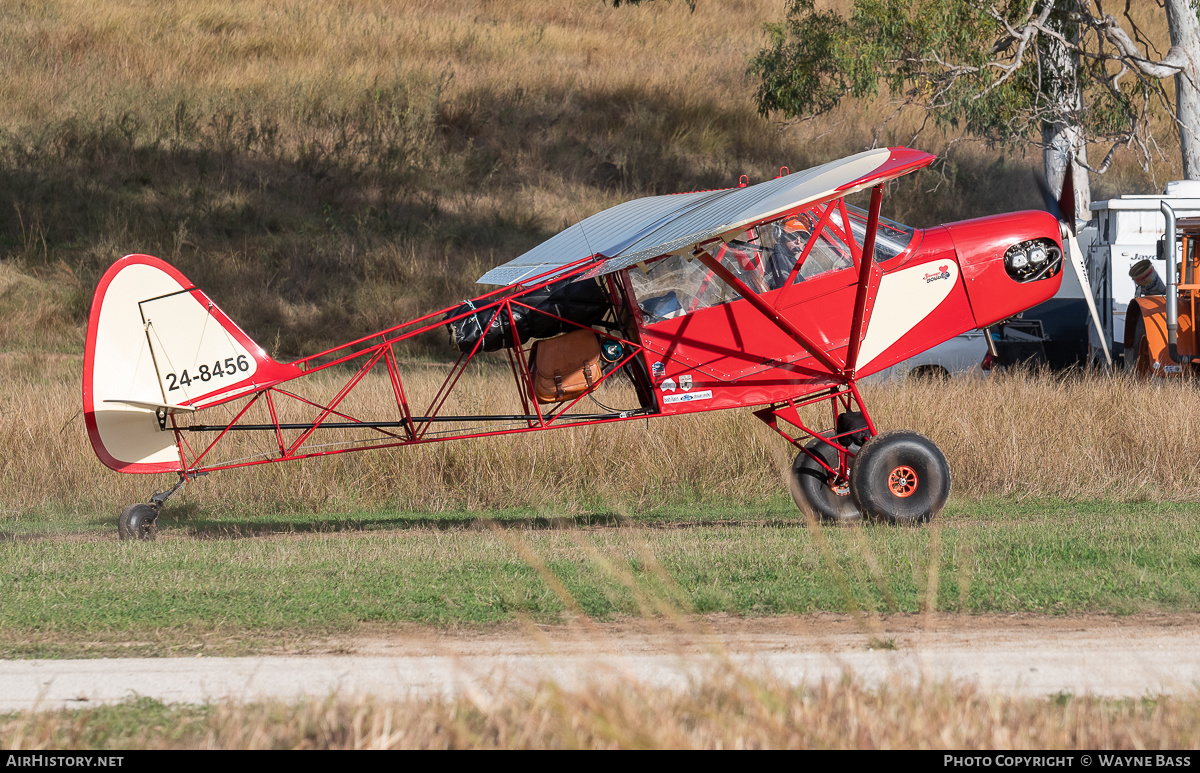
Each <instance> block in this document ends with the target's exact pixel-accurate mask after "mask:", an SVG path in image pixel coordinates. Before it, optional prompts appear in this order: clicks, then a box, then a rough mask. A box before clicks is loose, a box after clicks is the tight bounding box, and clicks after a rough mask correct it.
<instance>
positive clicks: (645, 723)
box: [0, 673, 1200, 751]
mask: <svg viewBox="0 0 1200 773" xmlns="http://www.w3.org/2000/svg"><path fill="white" fill-rule="evenodd" d="M1198 728H1200V701H1198V700H1197V699H1195V698H1186V699H1177V698H1161V699H1157V700H1147V701H1110V700H1102V699H1096V698H1067V697H1064V698H1059V699H1052V700H1048V701H1047V700H1035V699H1026V698H1012V697H1003V696H989V695H984V694H982V693H980V692H978V691H977V690H975V689H974V688H971V687H966V686H953V685H948V684H922V685H920V686H916V687H907V686H891V687H885V688H882V689H878V690H875V689H867V688H865V687H863V686H862V685H860V684H856V683H855V682H853V681H843V682H840V683H826V684H823V685H821V686H820V687H819V688H814V689H800V690H796V689H792V688H788V687H785V686H781V685H778V684H774V683H772V682H770V681H764V680H759V679H755V678H749V677H747V676H745V675H743V674H737V673H730V674H727V675H725V676H716V677H710V678H709V679H706V680H704V681H702V682H700V683H698V684H696V685H695V686H694V687H693V688H692V689H689V690H686V691H684V692H682V693H680V692H675V691H671V690H666V689H656V688H649V687H645V686H638V685H624V686H620V687H614V686H607V687H605V686H599V687H592V688H587V689H581V690H564V689H561V688H559V687H557V686H555V685H553V684H544V685H541V686H540V687H539V688H537V689H536V690H534V691H533V692H531V693H527V694H517V695H512V694H503V693H502V694H499V695H494V696H483V695H476V696H474V697H473V698H471V697H463V698H458V699H454V700H433V701H424V700H411V701H407V702H396V703H392V702H383V701H374V700H369V699H363V700H359V701H348V700H337V699H333V698H331V699H329V700H325V701H316V700H314V701H308V702H301V703H298V704H285V703H271V704H265V705H252V706H241V705H236V704H219V705H216V706H209V707H205V708H201V709H189V708H178V709H165V708H163V707H162V706H161V705H159V704H155V703H154V702H153V701H142V702H141V703H134V704H129V705H126V706H123V707H117V708H101V709H88V710H81V711H69V712H50V713H41V714H20V715H14V716H12V717H11V718H9V719H8V720H7V721H5V720H0V748H4V749H27V750H37V749H56V748H60V749H61V748H73V749H127V748H154V749H197V748H203V749H413V748H418V749H479V748H483V749H496V748H499V749H545V748H555V749H561V748H569V749H597V748H599V749H639V748H640V749H646V748H677V749H757V748H788V749H947V750H952V749H962V750H996V749H1004V750H1012V751H1018V750H1038V749H1042V750H1055V749H1064V750H1077V749H1084V750H1091V749H1104V750H1136V751H1145V750H1159V749H1189V748H1196V746H1197V745H1198V744H1200V735H1198Z"/></svg>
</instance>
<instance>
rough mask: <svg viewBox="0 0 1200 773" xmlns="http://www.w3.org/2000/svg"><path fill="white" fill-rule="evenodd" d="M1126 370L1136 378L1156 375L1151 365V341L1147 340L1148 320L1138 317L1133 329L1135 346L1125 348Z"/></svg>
mask: <svg viewBox="0 0 1200 773" xmlns="http://www.w3.org/2000/svg"><path fill="white" fill-rule="evenodd" d="M1125 372H1126V373H1129V374H1132V375H1133V376H1135V377H1136V378H1150V376H1152V375H1154V373H1153V371H1152V370H1151V367H1150V342H1149V341H1147V340H1146V321H1145V320H1144V319H1142V318H1141V317H1140V316H1139V317H1138V321H1137V326H1136V327H1134V329H1133V346H1131V347H1130V348H1128V349H1126V350H1125Z"/></svg>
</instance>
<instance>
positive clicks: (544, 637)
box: [0, 615, 1200, 710]
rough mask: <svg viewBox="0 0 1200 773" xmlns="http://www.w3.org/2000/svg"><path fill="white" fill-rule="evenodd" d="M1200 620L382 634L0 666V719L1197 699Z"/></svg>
mask: <svg viewBox="0 0 1200 773" xmlns="http://www.w3.org/2000/svg"><path fill="white" fill-rule="evenodd" d="M1197 645H1200V615H1184V616H1179V615H1175V616H1161V617H1160V616H1138V617H1129V618H1116V617H1106V616H1073V617H1041V616H1015V617H1004V616H994V615H993V616H985V617H964V616H951V615H945V616H942V615H935V616H904V617H899V616H897V617H889V618H874V619H871V618H862V617H851V616H842V615H815V616H805V617H786V618H755V619H741V618H734V617H727V616H713V617H705V618H699V619H693V620H689V621H683V622H680V623H678V624H670V623H663V622H655V621H642V620H636V621H627V622H616V623H603V624H596V623H582V622H581V623H576V624H572V625H568V626H534V625H526V626H517V625H513V626H507V627H503V628H498V629H489V630H486V631H478V630H475V631H431V630H429V629H426V628H412V629H398V630H389V631H387V632H380V633H378V634H376V635H371V636H363V637H353V638H336V639H323V640H316V641H313V642H311V643H310V644H308V645H306V646H305V647H304V648H303V649H302V651H297V652H290V653H277V654H271V655H264V656H261V657H247V658H154V659H149V658H143V659H113V660H108V659H104V660H28V661H8V662H3V663H0V696H2V697H0V710H14V709H29V708H33V707H34V706H37V707H39V708H58V707H63V706H87V705H95V704H96V703H98V702H112V701H118V700H121V699H123V698H125V697H128V696H129V695H130V694H131V693H137V694H138V695H142V696H150V697H155V698H159V699H161V700H164V701H167V702H203V701H215V700H223V699H233V700H250V699H254V698H261V697H275V698H295V697H300V696H310V697H322V698H323V697H325V696H327V695H329V694H330V693H337V694H339V695H341V696H347V697H349V696H355V695H360V694H371V695H375V696H378V697H381V698H403V697H405V696H432V695H444V696H449V695H453V694H456V693H458V692H460V691H464V690H469V691H471V692H472V694H474V695H484V696H486V695H487V694H489V693H492V692H494V691H497V690H503V689H514V688H515V689H521V688H525V687H528V686H530V685H531V684H533V683H535V682H536V681H538V680H540V679H553V680H555V681H558V682H559V683H560V684H562V685H564V686H567V687H571V686H578V685H580V684H583V683H586V682H589V681H597V680H598V681H605V680H611V679H623V680H630V679H632V680H637V681H638V682H641V683H643V684H654V685H664V686H670V687H675V688H682V687H685V686H686V685H687V684H688V682H689V680H691V679H694V678H696V677H698V676H702V675H703V674H704V673H706V671H709V670H712V669H718V668H722V667H726V668H727V666H723V664H725V663H732V664H733V665H734V666H735V667H737V668H739V669H744V670H746V671H750V672H754V673H764V672H765V673H766V674H769V675H770V676H772V677H774V678H776V679H779V680H781V681H784V682H788V683H793V684H799V683H802V682H810V683H811V682H814V681H819V680H821V679H838V678H840V677H841V676H842V675H843V674H846V673H850V674H853V675H854V676H855V677H856V678H858V679H861V680H864V681H867V682H869V683H872V684H876V683H879V682H881V681H885V680H888V679H899V680H902V681H915V680H919V679H923V678H924V679H935V680H945V679H950V680H955V681H970V682H974V683H976V684H978V685H979V686H981V687H982V688H984V689H987V690H995V691H1000V692H1006V693H1015V694H1022V695H1032V696H1040V695H1052V694H1056V693H1061V692H1068V693H1073V694H1086V693H1091V694H1097V695H1108V696H1127V697H1140V696H1144V695H1155V694H1175V695H1195V694H1197V692H1198V691H1200V646H1197Z"/></svg>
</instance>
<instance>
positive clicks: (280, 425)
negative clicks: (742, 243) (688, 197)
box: [170, 274, 655, 477]
mask: <svg viewBox="0 0 1200 773" xmlns="http://www.w3.org/2000/svg"><path fill="white" fill-rule="evenodd" d="M562 278H564V277H563V276H562V275H561V274H560V275H558V276H555V277H554V278H553V279H552V280H550V281H559V280H560V279H562ZM549 283H550V282H549V281H548V282H546V283H543V284H539V285H536V286H535V287H534V288H530V289H531V290H532V289H538V288H540V287H543V286H545V284H549ZM525 292H527V291H522V292H521V293H520V294H518V295H516V297H504V298H499V299H497V300H495V301H493V302H492V303H489V304H486V305H483V306H476V307H475V309H474V310H472V311H471V312H470V313H472V314H475V313H479V312H480V311H488V310H491V311H492V314H491V316H490V317H489V319H488V324H487V325H486V326H484V327H483V330H484V331H487V330H489V329H490V328H491V326H492V323H493V322H494V321H495V320H496V319H497V318H499V316H500V315H501V314H505V315H507V316H508V320H509V324H510V328H509V329H510V331H511V333H512V336H513V343H514V346H513V347H512V348H511V349H509V350H508V358H509V365H510V370H511V372H512V375H513V378H514V381H515V383H516V386H517V392H518V396H519V398H520V402H521V410H522V411H523V412H522V413H521V414H506V415H468V416H442V415H440V413H441V410H442V409H443V408H444V407H445V404H446V401H447V399H448V398H449V396H450V394H451V393H452V392H453V390H454V387H455V386H456V385H457V383H458V381H459V379H460V378H461V377H462V375H463V373H464V372H465V370H466V366H467V365H468V364H469V363H470V362H471V361H472V360H473V359H474V358H475V356H476V355H477V354H478V353H479V352H480V351H481V348H482V345H483V340H484V337H483V336H481V337H480V339H479V340H478V341H477V342H476V343H475V345H474V346H473V347H472V348H471V350H470V351H469V352H465V353H462V354H460V356H459V358H458V359H457V360H456V361H455V362H454V363H453V364H452V365H451V366H450V371H449V373H447V375H446V377H445V378H444V379H443V380H442V383H441V384H440V385H439V386H438V388H437V390H436V392H435V394H434V396H433V398H432V400H431V401H430V403H429V406H428V409H427V410H426V411H425V412H424V414H425V415H422V416H416V415H414V413H413V411H412V408H411V406H410V404H409V400H408V395H407V392H406V390H405V388H404V383H403V379H402V377H401V375H400V372H399V363H398V362H397V361H396V357H395V352H394V345H395V343H397V342H398V341H402V340H405V339H407V338H410V337H412V336H414V335H417V334H419V333H422V332H425V331H427V330H429V329H431V328H434V327H441V326H442V325H445V324H448V323H449V322H450V321H453V320H457V319H461V318H463V317H464V316H467V315H466V314H462V315H456V316H454V317H452V318H447V319H444V320H439V321H437V322H436V323H432V324H430V325H426V326H425V327H422V328H415V329H413V328H411V324H412V323H407V324H406V325H400V326H397V327H396V328H392V330H393V331H394V330H401V329H404V328H406V327H407V328H409V329H408V330H406V331H405V332H404V333H403V334H401V335H399V336H396V337H394V338H386V337H385V338H384V340H377V341H376V342H375V343H372V344H371V345H369V346H365V347H363V348H361V349H358V350H356V351H352V352H347V351H346V350H347V349H348V348H349V347H350V346H353V345H354V344H355V343H359V344H361V343H365V342H369V341H372V339H379V338H380V337H381V334H376V335H374V336H368V337H365V338H361V339H359V340H358V341H357V342H351V344H346V345H343V346H340V347H336V348H334V349H330V350H328V351H326V352H322V353H321V354H317V355H313V356H312V357H308V358H305V359H304V360H298V361H297V362H307V363H312V362H316V361H318V360H319V359H320V358H322V357H327V356H331V355H334V354H339V353H340V356H335V357H334V358H333V359H332V360H330V361H327V362H323V363H321V364H320V365H316V366H315V367H311V368H310V369H307V370H305V371H304V372H303V373H301V374H300V376H298V377H296V378H303V377H305V376H310V375H312V374H314V373H317V372H319V371H322V370H327V369H329V368H331V367H333V366H335V365H338V364H343V363H348V362H350V361H352V360H355V359H358V358H363V362H362V363H361V364H360V365H359V366H358V367H357V368H356V369H355V372H354V373H353V374H352V375H351V376H350V378H349V380H348V381H347V382H346V383H345V384H344V385H343V386H342V387H341V388H340V389H338V391H337V392H336V393H335V394H334V396H333V397H332V398H330V399H329V400H328V401H326V402H324V403H322V402H317V401H314V400H310V399H308V398H306V397H304V396H302V395H300V394H296V393H295V392H292V391H290V390H289V389H287V388H285V385H286V384H288V383H290V381H293V380H295V378H292V379H288V380H286V381H282V382H277V383H275V384H271V385H267V386H264V387H262V388H259V389H257V390H255V391H253V392H246V391H245V390H242V391H241V392H239V393H238V394H237V395H236V396H234V397H231V398H230V399H239V398H249V399H248V400H247V402H246V405H244V406H242V407H241V409H240V410H239V411H238V412H237V413H236V415H235V416H234V417H233V418H232V419H231V420H230V421H228V422H226V423H222V424H216V425H205V424H192V425H180V424H179V423H178V422H177V421H176V415H175V414H172V417H171V422H172V426H171V428H170V430H171V431H172V432H173V433H174V434H175V438H176V446H177V447H178V449H179V452H180V461H181V466H182V468H183V469H182V470H181V472H180V474H181V475H183V476H185V477H192V476H195V475H197V474H203V473H207V472H213V471H216V470H223V469H231V468H235V467H244V466H251V465H257V464H266V463H272V462H280V461H291V460H298V459H305V458H309V457H313V456H329V455H335V454H341V453H349V452H352V451H362V450H369V449H377V448H391V447H397V446H404V445H417V444H424V443H435V442H441V441H445V440H454V439H465V438H475V437H489V436H492V435H501V434H511V433H516V432H529V431H536V430H541V429H554V428H558V427H570V426H576V425H580V424H596V423H605V422H609V421H622V420H627V419H630V418H638V417H648V416H650V415H655V414H653V413H651V411H652V410H653V408H642V407H639V408H637V409H634V410H630V411H618V412H613V413H602V414H594V413H593V414H572V413H570V411H571V410H572V409H573V408H574V407H575V406H576V405H577V404H578V403H579V402H580V401H581V400H582V399H583V398H584V397H586V396H587V395H589V394H591V392H592V391H593V390H595V389H596V388H597V387H599V385H600V384H601V383H602V382H604V381H605V380H606V379H608V378H609V377H610V376H611V375H612V374H613V373H616V372H618V371H620V370H621V369H622V368H623V367H624V366H625V365H627V364H628V363H629V362H630V361H632V360H633V359H634V358H635V357H637V356H638V355H640V354H641V352H642V350H643V347H642V346H641V345H639V344H637V343H634V342H633V341H629V340H627V339H626V338H624V337H623V336H620V335H612V334H609V333H606V332H601V331H596V334H597V335H598V336H600V337H602V338H605V339H611V340H614V341H618V342H620V343H621V344H622V345H623V346H624V347H625V349H626V354H625V356H624V357H622V358H621V359H619V360H618V361H617V362H615V363H613V364H612V367H611V368H610V369H609V371H608V372H607V373H605V374H603V375H601V376H600V377H599V378H598V379H596V380H595V382H593V383H592V385H591V387H590V388H589V389H588V390H586V391H585V392H584V393H583V394H581V395H579V396H578V397H576V398H575V399H574V400H571V401H569V402H567V401H564V402H563V403H559V404H557V405H555V406H554V407H553V408H552V409H551V410H549V411H543V410H542V406H541V404H539V403H538V402H537V400H536V399H534V398H533V380H532V369H531V365H532V363H531V361H530V359H529V354H530V349H531V347H528V346H526V345H524V343H523V342H521V340H520V336H519V334H518V333H517V332H516V325H515V322H516V319H515V315H514V313H513V306H514V305H517V306H520V307H522V308H523V309H526V310H527V311H529V312H531V313H535V314H540V315H543V316H547V317H550V318H553V319H555V320H557V321H559V322H561V323H563V324H565V325H569V326H571V327H575V328H579V329H585V330H592V329H593V328H590V327H588V326H586V325H581V324H579V323H576V322H573V321H571V320H568V319H565V318H564V317H560V316H558V315H556V314H551V313H549V312H545V311H541V310H538V309H535V308H534V307H532V306H529V305H528V304H525V303H521V302H520V301H519V300H518V299H519V298H520V297H521V295H524V293H525ZM436 315H437V312H435V313H434V314H432V315H426V316H425V317H424V319H429V318H430V317H434V316H436ZM385 332H386V331H385ZM380 362H383V363H384V365H385V367H386V369H387V373H388V380H389V382H390V386H391V389H392V393H393V396H394V398H395V400H396V410H397V413H398V414H399V417H398V419H396V420H388V421H371V420H363V419H360V418H357V417H355V416H353V415H350V414H349V413H347V412H344V411H342V410H339V406H340V405H341V403H342V402H343V401H344V400H345V399H346V398H347V397H348V396H349V395H350V393H351V392H353V391H354V389H355V388H356V387H357V386H358V385H359V384H361V383H362V381H363V379H364V378H365V377H366V376H367V374H368V373H369V372H370V371H372V370H373V369H374V368H375V367H376V366H377V365H379V363H380ZM281 397H283V398H291V399H292V400H294V401H296V402H297V403H299V404H301V405H304V406H308V407H311V408H313V409H316V412H317V413H316V416H315V417H314V418H313V419H312V420H311V421H305V422H283V421H281V419H280V414H279V411H278V410H277V406H276V399H277V398H281ZM260 398H263V403H264V404H265V405H266V406H267V412H268V414H269V416H270V423H268V424H239V421H240V420H241V419H242V418H243V417H244V416H245V415H246V413H247V412H248V411H249V410H250V408H251V407H252V406H253V405H255V404H256V403H258V401H259V399H260ZM225 402H229V400H217V401H212V402H210V403H208V404H206V405H205V407H212V406H215V405H220V404H223V403H225ZM334 417H336V418H340V419H343V420H344V421H336V420H335V421H330V419H331V418H334ZM512 421H520V422H523V423H524V425H525V426H524V427H521V428H511V427H510V428H505V429H496V430H486V429H484V428H482V427H480V426H475V427H470V428H462V429H461V430H459V429H452V430H448V431H447V432H446V433H445V434H441V433H435V435H433V436H430V435H429V431H430V429H431V428H432V426H433V425H434V424H435V423H439V424H440V423H464V424H465V423H474V424H476V425H478V424H480V423H491V422H512ZM318 429H327V430H333V431H336V430H343V431H352V430H355V429H362V430H366V431H370V432H372V433H378V434H377V435H375V436H373V437H367V438H357V439H353V438H347V439H342V440H338V441H336V443H335V444H338V445H345V446H347V447H345V448H337V449H331V450H322V451H316V450H309V449H307V448H306V444H308V443H309V442H310V441H311V439H312V437H313V435H314V433H315V432H316V431H317V430H318ZM397 429H399V430H402V432H403V434H398V433H397V432H394V431H390V430H397ZM296 430H299V432H300V434H299V435H298V436H296V437H295V439H293V440H292V441H291V442H290V443H289V442H288V441H287V439H286V438H285V437H284V432H285V431H296ZM243 431H257V432H270V433H272V434H273V436H274V437H273V440H274V447H275V449H276V450H275V451H274V452H269V453H268V452H263V451H256V452H254V453H253V454H252V455H251V456H248V457H245V458H243V459H240V460H233V461H228V462H221V463H217V464H213V465H208V466H203V467H201V466H200V462H201V461H202V460H204V459H205V458H207V457H209V455H210V453H212V452H213V451H214V449H215V448H216V446H217V445H218V444H220V442H221V441H222V440H223V439H224V438H225V437H226V436H227V435H228V434H229V433H230V432H243ZM203 432H215V433H217V434H216V437H214V438H213V439H212V440H211V441H209V442H207V443H204V444H202V445H199V446H197V447H196V449H195V450H194V449H193V448H192V445H191V443H189V442H188V440H187V438H186V437H185V436H186V435H190V436H191V437H197V434H196V433H203ZM197 451H198V452H197Z"/></svg>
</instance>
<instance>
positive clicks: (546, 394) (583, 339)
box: [533, 329, 600, 403]
mask: <svg viewBox="0 0 1200 773" xmlns="http://www.w3.org/2000/svg"><path fill="white" fill-rule="evenodd" d="M599 380H600V339H599V337H598V336H597V335H596V334H595V333H594V332H592V331H591V330H582V329H580V330H574V331H572V332H570V333H564V334H563V335H560V336H556V337H554V338H547V339H545V340H543V341H538V342H537V345H536V347H535V352H534V375H533V391H534V396H535V397H537V401H538V402H539V403H561V402H565V401H567V400H574V399H575V398H576V397H579V396H580V395H581V394H583V393H584V392H586V391H587V390H588V389H590V388H591V387H592V385H593V384H595V383H596V382H597V381H599Z"/></svg>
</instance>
